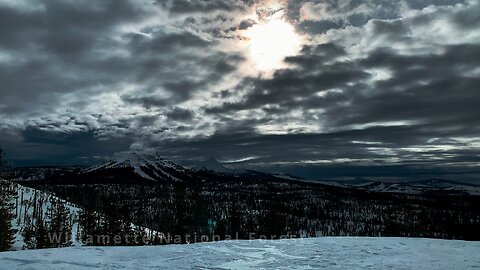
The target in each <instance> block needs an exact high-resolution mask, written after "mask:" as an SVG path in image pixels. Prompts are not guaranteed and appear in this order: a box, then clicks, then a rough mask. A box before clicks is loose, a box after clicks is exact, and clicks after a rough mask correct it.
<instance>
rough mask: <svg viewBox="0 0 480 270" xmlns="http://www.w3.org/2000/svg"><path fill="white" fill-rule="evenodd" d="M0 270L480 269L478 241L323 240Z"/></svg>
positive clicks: (70, 252) (124, 253)
mask: <svg viewBox="0 0 480 270" xmlns="http://www.w3.org/2000/svg"><path fill="white" fill-rule="evenodd" d="M0 265H1V268H2V269H38V270H42V269H69V270H70V269H72V270H74V269H107V270H108V269H479V268H480V242H466V241H450V240H434V239H411V238H362V237H358V238H356V237H326V238H310V239H287V240H276V241H268V240H263V241H262V240H253V241H224V242H213V243H202V244H192V245H168V246H149V247H70V248H60V249H48V250H28V251H14V252H4V253H0Z"/></svg>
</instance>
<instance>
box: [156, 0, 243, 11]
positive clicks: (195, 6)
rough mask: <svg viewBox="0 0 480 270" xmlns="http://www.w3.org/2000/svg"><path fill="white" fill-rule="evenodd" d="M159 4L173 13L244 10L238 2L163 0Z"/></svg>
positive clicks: (222, 0)
mask: <svg viewBox="0 0 480 270" xmlns="http://www.w3.org/2000/svg"><path fill="white" fill-rule="evenodd" d="M157 4H159V5H161V6H163V7H164V8H167V9H168V10H169V11H170V12H173V13H205V12H213V11H235V10H239V9H240V10H241V9H243V8H244V6H243V5H242V1H238V0H167V1H165V0H161V1H157Z"/></svg>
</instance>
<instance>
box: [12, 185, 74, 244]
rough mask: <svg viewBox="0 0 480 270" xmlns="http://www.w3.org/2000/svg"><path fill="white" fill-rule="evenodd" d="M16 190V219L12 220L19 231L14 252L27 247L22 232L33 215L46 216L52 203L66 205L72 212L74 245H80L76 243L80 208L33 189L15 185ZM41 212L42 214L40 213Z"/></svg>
mask: <svg viewBox="0 0 480 270" xmlns="http://www.w3.org/2000/svg"><path fill="white" fill-rule="evenodd" d="M12 185H14V189H15V190H16V193H17V195H16V197H15V198H13V201H12V203H13V204H14V206H15V213H16V217H15V219H14V220H12V225H13V227H14V229H16V230H17V233H16V234H15V243H14V244H13V246H12V248H13V249H14V250H21V249H22V248H24V246H25V242H24V240H23V237H22V232H23V230H24V228H25V225H26V222H27V219H29V220H31V219H32V216H33V213H34V212H35V211H36V212H37V213H36V215H37V216H44V215H45V213H46V212H47V209H49V208H50V207H51V202H52V201H56V202H57V203H62V204H64V205H65V206H66V207H67V209H68V211H69V212H70V217H71V220H72V236H71V239H72V241H73V245H79V244H80V243H78V242H77V241H76V235H77V229H78V214H79V212H80V208H79V207H78V206H76V205H74V204H72V203H69V202H67V201H65V200H62V199H60V198H58V197H56V196H54V195H52V194H50V193H47V192H42V191H38V190H35V189H33V188H29V187H24V186H21V185H18V184H15V183H12ZM40 211H41V212H40Z"/></svg>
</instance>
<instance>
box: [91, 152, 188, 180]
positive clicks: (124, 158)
mask: <svg viewBox="0 0 480 270" xmlns="http://www.w3.org/2000/svg"><path fill="white" fill-rule="evenodd" d="M109 169H131V170H133V172H134V173H135V174H136V175H137V176H140V177H141V178H144V179H147V180H152V181H161V180H173V181H177V182H180V181H183V179H182V178H185V176H186V174H187V169H185V168H184V167H182V166H180V165H177V164H175V163H173V162H172V161H170V160H167V159H164V158H162V157H161V156H160V155H159V154H158V153H154V154H152V153H145V152H137V151H132V152H122V153H117V154H115V155H114V156H113V158H112V159H111V160H109V161H107V162H105V163H102V164H99V165H95V166H92V167H90V168H87V169H85V170H84V171H83V172H82V173H94V172H98V171H102V170H109Z"/></svg>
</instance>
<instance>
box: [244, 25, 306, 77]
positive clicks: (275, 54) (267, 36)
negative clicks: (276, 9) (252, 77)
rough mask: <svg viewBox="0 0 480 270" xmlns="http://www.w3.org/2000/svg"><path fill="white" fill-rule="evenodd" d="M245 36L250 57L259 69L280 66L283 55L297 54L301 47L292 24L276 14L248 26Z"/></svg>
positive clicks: (272, 68)
mask: <svg viewBox="0 0 480 270" xmlns="http://www.w3.org/2000/svg"><path fill="white" fill-rule="evenodd" d="M245 36H246V37H247V38H248V40H249V52H250V56H251V59H252V60H253V62H254V63H255V65H256V67H257V69H259V70H261V71H269V70H274V69H277V68H281V67H282V66H284V63H283V60H284V59H285V57H287V56H292V55H295V54H297V53H298V51H299V50H300V47H301V46H300V45H301V38H300V36H299V35H298V34H297V33H296V32H295V28H294V27H293V25H291V24H290V23H288V22H287V21H285V20H284V19H282V18H278V17H276V16H273V17H272V18H269V19H266V20H265V21H262V22H260V23H258V24H255V25H254V26H252V27H250V28H249V29H247V30H246V33H245Z"/></svg>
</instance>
